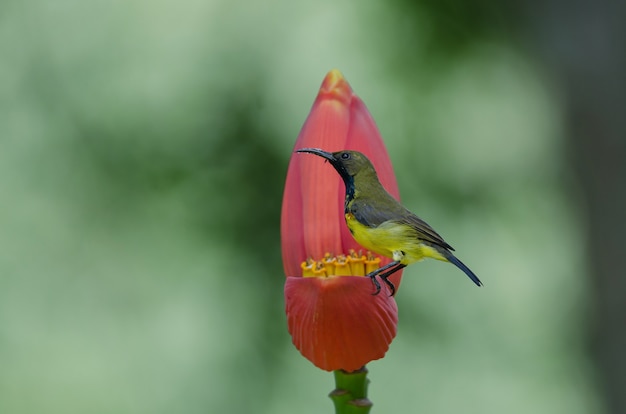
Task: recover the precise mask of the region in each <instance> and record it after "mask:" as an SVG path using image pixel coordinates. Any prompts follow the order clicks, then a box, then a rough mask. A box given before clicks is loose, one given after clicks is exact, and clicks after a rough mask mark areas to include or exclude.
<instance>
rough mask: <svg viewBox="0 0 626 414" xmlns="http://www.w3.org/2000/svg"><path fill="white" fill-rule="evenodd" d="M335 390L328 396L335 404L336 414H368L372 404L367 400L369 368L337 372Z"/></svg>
mask: <svg viewBox="0 0 626 414" xmlns="http://www.w3.org/2000/svg"><path fill="white" fill-rule="evenodd" d="M334 374H335V385H336V387H337V388H335V389H334V390H333V391H332V392H331V393H330V394H329V395H328V396H329V397H330V399H331V400H333V403H334V404H335V414H368V413H369V412H370V410H371V409H372V405H373V404H372V402H371V401H370V400H368V399H367V385H368V384H369V380H368V379H367V368H365V367H363V368H361V369H359V370H358V371H354V372H346V371H343V370H337V371H335V372H334Z"/></svg>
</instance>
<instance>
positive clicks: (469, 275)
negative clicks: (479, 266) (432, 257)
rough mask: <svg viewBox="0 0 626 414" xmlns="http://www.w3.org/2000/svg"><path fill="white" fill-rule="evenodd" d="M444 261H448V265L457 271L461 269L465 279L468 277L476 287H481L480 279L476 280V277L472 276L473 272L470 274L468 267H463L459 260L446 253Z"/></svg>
mask: <svg viewBox="0 0 626 414" xmlns="http://www.w3.org/2000/svg"><path fill="white" fill-rule="evenodd" d="M446 259H448V261H449V262H450V263H452V264H453V265H455V266H456V267H458V268H459V269H461V270H462V271H463V272H465V274H466V275H467V277H469V278H470V279H472V282H474V283H476V286H482V285H483V283H482V282H481V281H480V279H479V278H478V276H476V275H475V274H474V272H472V271H471V270H470V269H469V267H467V266H465V265H464V264H463V262H462V261H460V260H459V259H457V258H456V257H455V256H454V255H453V254H452V253H450V252H448V254H447V255H446Z"/></svg>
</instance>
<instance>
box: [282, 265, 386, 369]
mask: <svg viewBox="0 0 626 414" xmlns="http://www.w3.org/2000/svg"><path fill="white" fill-rule="evenodd" d="M372 292H373V286H372V282H371V281H370V279H368V278H364V277H358V276H343V277H329V278H316V277H308V278H302V277H288V278H287V280H286V283H285V308H286V312H287V323H288V327H289V332H290V333H291V337H292V340H293V343H294V345H295V346H296V348H298V350H299V351H300V352H301V353H302V355H303V356H304V357H306V358H307V359H308V360H309V361H311V362H312V363H313V364H315V365H316V366H317V367H319V368H321V369H324V370H326V371H334V370H337V369H343V370H346V371H355V370H357V369H359V368H361V367H362V366H363V365H365V364H367V363H368V362H370V361H373V360H375V359H380V358H382V357H383V356H384V355H385V353H386V352H387V350H388V349H389V344H390V343H391V341H392V340H393V338H394V337H395V336H396V325H397V323H398V308H397V307H396V302H395V300H394V299H393V298H392V297H389V296H388V295H387V294H386V291H385V290H384V288H383V291H382V292H381V293H380V294H379V295H376V296H373V295H372Z"/></svg>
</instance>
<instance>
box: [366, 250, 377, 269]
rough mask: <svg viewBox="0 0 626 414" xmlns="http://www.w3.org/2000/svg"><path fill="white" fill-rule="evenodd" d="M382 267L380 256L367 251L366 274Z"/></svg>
mask: <svg viewBox="0 0 626 414" xmlns="http://www.w3.org/2000/svg"><path fill="white" fill-rule="evenodd" d="M379 267H380V257H378V256H375V255H374V254H373V253H372V252H369V251H368V252H367V257H366V259H365V274H369V273H371V272H373V271H374V270H376V269H378V268H379Z"/></svg>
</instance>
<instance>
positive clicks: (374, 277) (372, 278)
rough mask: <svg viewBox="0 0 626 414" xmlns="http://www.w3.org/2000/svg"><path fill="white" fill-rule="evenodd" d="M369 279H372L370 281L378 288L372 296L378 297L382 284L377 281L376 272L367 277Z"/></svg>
mask: <svg viewBox="0 0 626 414" xmlns="http://www.w3.org/2000/svg"><path fill="white" fill-rule="evenodd" d="M367 277H369V278H370V280H371V281H372V283H373V284H374V286H375V287H376V291H375V292H374V293H372V296H376V295H378V294H379V293H380V283H378V280H376V274H375V273H374V272H372V273H370V274H369V275H367Z"/></svg>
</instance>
